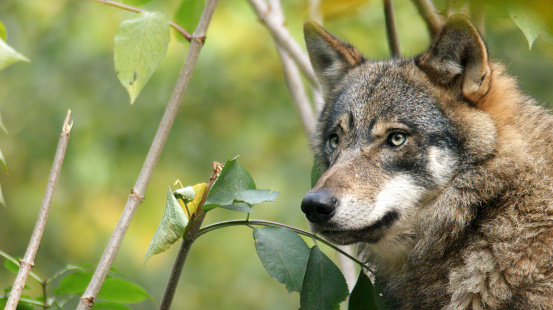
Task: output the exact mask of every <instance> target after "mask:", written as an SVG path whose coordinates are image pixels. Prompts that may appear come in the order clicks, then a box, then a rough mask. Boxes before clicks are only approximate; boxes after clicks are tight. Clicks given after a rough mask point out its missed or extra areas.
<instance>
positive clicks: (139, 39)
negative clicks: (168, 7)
mask: <svg viewBox="0 0 553 310" xmlns="http://www.w3.org/2000/svg"><path fill="white" fill-rule="evenodd" d="M169 41H170V36H169V18H168V17H167V14H165V13H164V12H161V11H156V12H142V13H139V14H137V16H136V18H133V19H131V20H126V21H123V22H122V23H121V25H120V26H119V29H118V30H117V34H116V35H115V55H114V60H115V71H116V72H117V77H118V78H119V81H120V82H121V84H123V86H124V87H125V88H126V89H127V92H128V93H129V96H130V98H131V104H133V103H134V101H135V99H136V97H138V94H140V92H141V91H142V88H144V86H145V85H146V83H147V82H148V80H149V79H150V77H151V76H152V74H153V73H154V71H155V70H156V69H157V67H158V65H159V63H160V62H161V60H162V59H163V58H164V57H165V54H167V49H168V47H169Z"/></svg>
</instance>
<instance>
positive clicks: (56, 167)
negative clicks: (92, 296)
mask: <svg viewBox="0 0 553 310" xmlns="http://www.w3.org/2000/svg"><path fill="white" fill-rule="evenodd" d="M70 116H71V110H68V111H67V116H66V117H65V122H64V123H63V128H62V131H61V134H60V138H59V140H58V147H57V149H56V155H55V156H54V163H53V164H52V170H51V171H50V177H49V178H48V185H47V186H46V191H45V193H44V199H43V200H42V205H41V207H40V212H39V214H38V218H37V220H36V224H35V228H34V230H33V234H32V235H31V240H30V241H29V246H28V247H27V252H25V257H23V259H22V260H20V261H19V264H20V267H19V272H18V273H17V276H16V278H15V281H14V282H13V286H12V290H11V292H10V297H9V298H8V302H7V303H6V308H4V309H5V310H15V309H16V308H17V304H18V303H19V298H20V297H21V292H22V291H23V288H24V287H25V283H26V282H27V277H28V276H29V272H31V268H32V267H34V265H35V256H36V253H37V251H38V246H39V245H40V240H41V239H42V234H43V233H44V227H45V226H46V220H47V219H48V213H49V212H50V206H51V205H52V198H53V197H54V190H55V189H56V184H57V183H58V177H59V175H60V172H61V166H62V164H63V159H64V158H65V151H66V150H67V143H68V142H69V133H70V131H71V127H72V126H73V122H71V123H69V117H70ZM45 302H46V301H45Z"/></svg>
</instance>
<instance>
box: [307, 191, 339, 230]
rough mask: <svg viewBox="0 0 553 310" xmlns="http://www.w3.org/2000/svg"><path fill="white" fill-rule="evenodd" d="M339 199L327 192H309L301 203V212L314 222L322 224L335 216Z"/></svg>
mask: <svg viewBox="0 0 553 310" xmlns="http://www.w3.org/2000/svg"><path fill="white" fill-rule="evenodd" d="M337 206H338V199H336V198H335V197H334V196H332V195H331V194H330V193H329V192H327V191H325V190H318V191H314V192H308V193H307V194H306V195H305V197H304V198H303V200H302V202H301V210H302V211H303V213H305V217H307V219H308V220H309V221H310V222H312V223H317V224H321V223H324V222H326V221H328V220H329V219H331V218H332V216H334V211H335V210H336V207H337Z"/></svg>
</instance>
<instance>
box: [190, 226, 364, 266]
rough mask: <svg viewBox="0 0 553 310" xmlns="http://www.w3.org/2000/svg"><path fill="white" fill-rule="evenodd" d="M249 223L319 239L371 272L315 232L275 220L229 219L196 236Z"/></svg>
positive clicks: (207, 227) (202, 230) (206, 228)
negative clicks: (283, 229) (287, 230)
mask: <svg viewBox="0 0 553 310" xmlns="http://www.w3.org/2000/svg"><path fill="white" fill-rule="evenodd" d="M251 225H258V226H274V227H282V228H286V229H289V230H291V231H293V232H295V233H297V234H299V235H303V236H306V237H309V238H313V239H314V240H317V241H320V242H322V243H324V244H326V245H328V246H329V247H331V248H332V249H334V250H336V251H337V252H339V253H340V254H342V255H344V256H346V257H347V258H349V259H351V260H352V261H354V262H356V263H357V264H358V265H359V266H361V267H363V268H366V269H367V270H369V271H370V272H372V270H371V268H370V267H369V266H367V265H366V264H365V263H363V262H361V261H360V260H358V259H357V258H355V257H353V256H351V255H350V254H349V253H346V252H344V251H343V250H342V249H340V248H339V247H337V246H335V245H334V244H332V243H330V242H328V241H326V240H325V239H323V238H322V237H320V236H318V235H317V234H314V233H311V232H309V231H307V230H303V229H300V228H297V227H293V226H289V225H286V224H282V223H277V222H271V221H265V220H252V219H246V220H229V221H223V222H218V223H214V224H211V225H207V226H204V227H203V228H201V229H200V231H199V233H198V238H199V237H200V236H202V235H204V234H206V233H208V232H210V231H213V230H217V229H221V228H225V227H231V226H248V227H250V228H252V227H251Z"/></svg>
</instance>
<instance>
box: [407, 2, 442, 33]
mask: <svg viewBox="0 0 553 310" xmlns="http://www.w3.org/2000/svg"><path fill="white" fill-rule="evenodd" d="M413 3H414V4H415V6H416V7H417V10H418V11H419V14H420V15H421V16H422V18H423V20H424V22H425V23H426V27H427V28H428V31H429V32H430V36H431V37H435V36H436V35H437V34H438V32H440V30H441V29H442V24H443V22H442V17H441V16H440V15H439V14H438V13H437V10H436V8H435V7H434V5H433V4H432V1H431V0H413Z"/></svg>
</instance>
